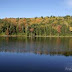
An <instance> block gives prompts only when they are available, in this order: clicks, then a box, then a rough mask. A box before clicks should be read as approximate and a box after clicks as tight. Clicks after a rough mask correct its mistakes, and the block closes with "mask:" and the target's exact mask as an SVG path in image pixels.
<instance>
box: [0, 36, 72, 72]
mask: <svg viewBox="0 0 72 72" xmlns="http://www.w3.org/2000/svg"><path fill="white" fill-rule="evenodd" d="M71 71H72V38H23V37H17V38H16V37H14V38H11V37H10V38H7V37H6V38H5V37H0V72H71Z"/></svg>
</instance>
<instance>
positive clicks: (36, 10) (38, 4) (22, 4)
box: [0, 0, 72, 18]
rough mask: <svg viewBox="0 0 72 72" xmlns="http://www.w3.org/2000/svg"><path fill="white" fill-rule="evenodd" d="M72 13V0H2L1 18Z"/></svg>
mask: <svg viewBox="0 0 72 72" xmlns="http://www.w3.org/2000/svg"><path fill="white" fill-rule="evenodd" d="M51 15H53V16H65V15H72V0H0V18H5V17H40V16H51Z"/></svg>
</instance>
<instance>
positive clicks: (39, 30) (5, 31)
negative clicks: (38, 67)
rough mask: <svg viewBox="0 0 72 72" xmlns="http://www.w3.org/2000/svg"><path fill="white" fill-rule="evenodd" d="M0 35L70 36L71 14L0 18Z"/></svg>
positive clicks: (71, 33) (71, 29)
mask: <svg viewBox="0 0 72 72" xmlns="http://www.w3.org/2000/svg"><path fill="white" fill-rule="evenodd" d="M0 35H23V36H30V37H32V36H71V35H72V16H70V15H67V16H50V17H49V16H47V17H43V16H41V17H35V18H3V19H0Z"/></svg>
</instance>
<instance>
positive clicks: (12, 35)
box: [0, 35, 72, 37]
mask: <svg viewBox="0 0 72 72" xmlns="http://www.w3.org/2000/svg"><path fill="white" fill-rule="evenodd" d="M0 37H72V36H25V35H0Z"/></svg>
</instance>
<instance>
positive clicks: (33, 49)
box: [0, 37, 72, 56]
mask: <svg viewBox="0 0 72 72" xmlns="http://www.w3.org/2000/svg"><path fill="white" fill-rule="evenodd" d="M0 52H12V53H13V52H16V53H34V54H40V55H42V54H45V55H64V56H71V55H72V38H24V37H14V38H12V37H0Z"/></svg>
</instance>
